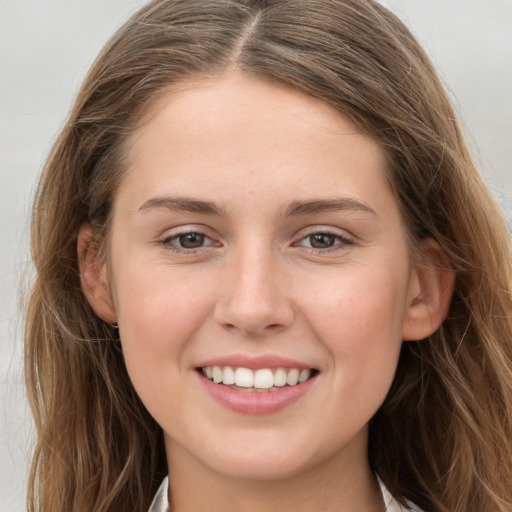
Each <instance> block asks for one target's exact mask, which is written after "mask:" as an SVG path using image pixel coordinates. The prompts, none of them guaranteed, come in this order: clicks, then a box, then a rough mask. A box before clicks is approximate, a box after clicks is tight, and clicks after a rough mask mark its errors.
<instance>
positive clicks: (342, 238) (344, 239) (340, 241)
mask: <svg viewBox="0 0 512 512" xmlns="http://www.w3.org/2000/svg"><path fill="white" fill-rule="evenodd" d="M318 235H323V236H328V237H333V238H334V239H335V240H336V241H337V243H336V244H335V245H333V246H331V247H326V248H323V249H320V248H316V247H311V246H310V247H304V246H301V245H300V244H301V242H303V241H305V240H307V239H310V240H311V238H312V237H314V236H318ZM353 244H354V240H353V239H351V238H349V237H348V236H346V235H342V234H341V233H338V232H335V231H333V230H329V229H315V230H314V231H311V232H309V233H307V234H306V235H304V236H303V237H301V239H300V240H299V241H298V242H295V243H294V246H298V247H303V248H304V249H306V250H308V251H309V252H311V253H313V254H326V253H327V254H328V253H331V252H336V251H340V250H343V249H344V248H345V247H346V246H348V245H353Z"/></svg>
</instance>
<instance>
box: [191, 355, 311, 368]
mask: <svg viewBox="0 0 512 512" xmlns="http://www.w3.org/2000/svg"><path fill="white" fill-rule="evenodd" d="M208 366H232V367H234V368H249V369H250V370H258V369H260V368H298V369H299V370H303V369H307V368H313V366H311V365H310V364H305V363H301V362H300V361H297V360H295V359H289V358H286V357H281V356H278V355H271V354H269V355H259V356H248V355H245V354H232V355H226V356H219V357H215V358H212V359H207V360H205V361H202V362H200V363H199V364H198V365H197V367H198V368H205V367H208Z"/></svg>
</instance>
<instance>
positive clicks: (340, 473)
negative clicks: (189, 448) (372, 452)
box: [166, 442, 384, 512]
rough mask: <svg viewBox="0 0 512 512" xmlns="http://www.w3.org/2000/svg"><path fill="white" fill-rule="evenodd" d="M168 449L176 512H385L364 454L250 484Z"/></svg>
mask: <svg viewBox="0 0 512 512" xmlns="http://www.w3.org/2000/svg"><path fill="white" fill-rule="evenodd" d="M166 445H167V454H168V459H169V486H170V487H169V488H170V498H171V499H170V503H171V510H172V512H197V511H206V510H208V512H225V511H226V510H237V511H239V512H263V511H268V510H279V511H280V512H292V511H293V512H311V511H317V510H322V511H323V512H340V511H343V512H360V511H361V510H364V511H365V512H382V511H383V510H384V503H383V500H382V495H381V492H380V488H379V484H378V482H377V480H376V478H375V475H374V474H373V473H372V471H371V469H370V467H369V464H368V462H367V457H366V456H365V457H361V456H360V455H361V453H360V452H359V453H358V454H357V455H358V457H355V455H356V454H355V453H351V452H352V451H353V450H351V451H350V452H349V451H343V452H341V453H335V454H333V455H332V456H331V457H330V458H328V459H327V460H325V459H324V460H323V461H322V463H321V464H318V465H316V466H315V465H314V466H312V467H308V468H306V469H304V470H302V471H300V472H296V473H295V474H293V475H290V476H286V477H283V478H278V479H249V478H239V477H234V476H229V475H225V474H222V473H219V472H217V471H215V470H213V469H211V468H208V467H205V466H204V465H202V464H201V463H200V462H199V461H198V460H197V459H196V458H194V457H193V456H192V455H191V454H190V453H188V452H186V451H185V450H184V449H183V448H182V447H181V446H180V445H178V444H175V443H172V442H167V443H166ZM364 446H366V445H364ZM364 452H365V455H366V448H364ZM358 461H359V462H358Z"/></svg>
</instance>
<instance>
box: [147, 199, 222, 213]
mask: <svg viewBox="0 0 512 512" xmlns="http://www.w3.org/2000/svg"><path fill="white" fill-rule="evenodd" d="M156 208H166V209H167V210H172V211H184V212H190V213H202V214H204V215H216V216H219V217H225V216H226V212H225V210H224V209H223V208H221V207H219V206H217V205H216V204H215V203H212V202H210V201H199V200H197V199H191V198H188V197H168V196H164V197H153V198H151V199H148V200H147V201H145V202H144V203H142V205H141V207H140V208H139V212H147V211H151V210H154V209H156Z"/></svg>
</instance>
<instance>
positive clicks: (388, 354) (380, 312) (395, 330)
mask: <svg viewBox="0 0 512 512" xmlns="http://www.w3.org/2000/svg"><path fill="white" fill-rule="evenodd" d="M404 266H405V267H406V270H405V271H404V270H403V269H400V268H396V267H395V266H393V265H392V264H389V263H388V264H387V265H386V262H384V263H382V262H381V264H380V265H378V266H375V265H372V266H371V267H370V266H369V267H360V268H358V269H357V268H355V267H354V268H349V267H347V268H345V269H343V270H340V271H339V272H338V273H337V274H335V273H333V275H332V278H331V279H329V280H327V285H326V286H324V287H322V289H321V290H318V291H317V292H316V293H315V294H311V296H310V298H309V300H308V304H307V305H306V306H304V308H303V309H304V311H306V313H305V314H306V315H307V318H308V322H309V324H310V325H311V326H312V327H313V329H314V330H315V334H316V336H317V337H318V338H319V339H322V340H323V343H324V345H325V347H326V348H327V350H328V351H329V353H330V355H331V361H332V365H333V366H334V367H337V368H338V371H337V372H336V375H337V378H338V379H342V380H343V386H342V387H343V388H344V389H351V388H352V387H358V386H361V385H363V384H364V383H365V382H367V383H368V385H373V384H374V383H375V380H376V379H377V380H379V381H384V382H385V383H386V385H387V384H388V383H389V384H391V381H392V379H393V376H394V372H395V370H396V365H397V361H398V357H399V353H400V347H401V345H402V336H401V335H402V324H403V321H404V314H405V310H406V302H407V289H408V287H407V283H408V274H407V265H404ZM347 386H348V388H347Z"/></svg>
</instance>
